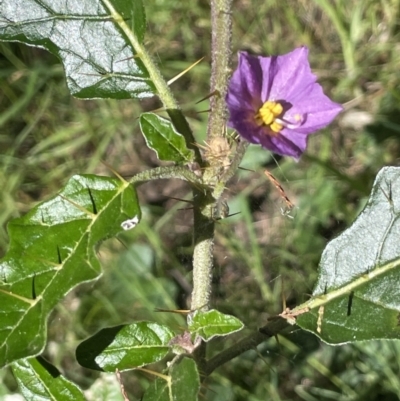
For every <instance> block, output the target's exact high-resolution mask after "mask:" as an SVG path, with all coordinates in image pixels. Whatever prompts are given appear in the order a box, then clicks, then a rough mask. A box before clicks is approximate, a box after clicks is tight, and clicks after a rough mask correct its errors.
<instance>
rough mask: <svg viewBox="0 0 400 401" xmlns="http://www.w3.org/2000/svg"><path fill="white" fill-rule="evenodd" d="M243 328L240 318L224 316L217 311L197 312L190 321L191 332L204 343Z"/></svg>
mask: <svg viewBox="0 0 400 401" xmlns="http://www.w3.org/2000/svg"><path fill="white" fill-rule="evenodd" d="M243 326H244V324H243V323H242V322H241V321H240V320H239V319H238V318H236V317H234V316H231V315H224V314H223V313H221V312H218V311H217V310H215V309H212V310H209V311H207V312H200V311H197V312H195V314H194V315H193V317H192V318H191V319H190V320H189V331H190V332H191V333H192V334H197V335H199V336H200V337H201V338H202V339H203V340H204V341H209V340H211V339H212V338H214V337H220V336H227V335H228V334H232V333H235V332H237V331H239V330H241V329H242V328H243Z"/></svg>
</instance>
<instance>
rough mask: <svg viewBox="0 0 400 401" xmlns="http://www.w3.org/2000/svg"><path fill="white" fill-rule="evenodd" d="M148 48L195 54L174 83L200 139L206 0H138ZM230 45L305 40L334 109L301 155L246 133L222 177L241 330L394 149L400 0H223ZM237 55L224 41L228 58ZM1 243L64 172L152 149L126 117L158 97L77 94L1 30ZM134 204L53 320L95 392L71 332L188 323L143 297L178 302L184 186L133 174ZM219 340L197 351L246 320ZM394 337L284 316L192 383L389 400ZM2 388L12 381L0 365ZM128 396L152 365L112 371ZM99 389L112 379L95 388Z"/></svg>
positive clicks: (222, 257) (223, 240) (60, 346)
mask: <svg viewBox="0 0 400 401" xmlns="http://www.w3.org/2000/svg"><path fill="white" fill-rule="evenodd" d="M146 3H147V4H146V10H147V17H148V33H147V36H146V44H147V47H148V48H149V49H150V50H151V52H152V54H153V55H154V58H155V59H156V60H157V62H158V64H159V66H160V69H161V71H162V72H163V74H164V76H165V77H166V78H167V79H170V78H172V77H173V76H175V75H176V74H178V73H179V72H181V71H182V70H184V69H185V68H187V67H188V66H190V65H191V64H192V63H193V62H195V61H196V60H198V59H199V58H201V57H203V56H205V60H204V61H203V62H202V63H200V64H199V65H198V66H196V67H195V68H194V69H193V70H192V71H191V72H190V73H188V74H186V75H185V76H184V77H183V78H181V79H180V80H178V81H177V82H176V83H174V84H173V89H174V90H175V93H176V96H177V97H178V98H179V100H180V101H181V104H182V107H183V109H184V111H185V114H186V116H187V117H188V119H189V121H190V124H191V126H192V128H193V130H194V132H195V135H196V139H197V140H198V142H199V143H200V144H202V143H203V140H204V138H205V131H206V123H207V113H206V112H204V111H205V110H207V109H208V104H207V102H203V103H200V104H197V105H196V104H195V102H196V101H197V100H200V99H202V98H204V97H205V96H207V94H208V87H209V72H210V66H209V64H210V18H209V11H210V10H209V2H208V1H206V0H197V1H195V0H192V1H190V2H189V1H188V2H184V1H180V0H179V1H178V0H153V1H149V2H146ZM233 4H234V13H233V19H234V30H233V38H234V50H235V52H236V51H237V50H247V51H249V52H251V53H254V54H263V55H269V54H280V53H285V52H288V51H290V50H292V49H293V48H294V47H296V46H299V45H307V46H309V47H310V58H311V59H310V61H311V65H312V68H313V70H314V71H315V73H316V74H317V75H318V77H319V81H320V83H321V84H322V86H323V87H324V90H325V92H326V93H327V94H329V95H330V96H331V97H332V98H333V99H334V100H335V101H337V102H340V103H343V104H344V106H345V111H344V112H343V113H342V114H341V115H340V116H339V118H338V119H337V120H336V121H335V122H334V123H333V124H332V125H331V126H330V127H329V128H327V129H325V130H323V131H321V132H320V133H318V134H316V135H313V136H312V137H310V141H309V147H308V150H307V152H306V154H305V155H304V156H303V157H302V159H301V160H300V162H299V163H296V162H294V161H292V160H290V159H287V158H280V157H275V158H274V157H273V156H272V155H271V154H269V152H267V151H265V150H262V149H260V148H257V147H255V146H254V147H250V148H249V150H248V152H247V155H246V157H245V160H244V161H243V163H242V165H243V167H245V168H247V169H250V170H252V171H248V170H241V171H239V173H238V175H237V176H236V177H235V178H234V179H233V180H232V182H231V185H230V186H229V190H228V191H227V192H226V196H225V198H226V200H227V201H228V203H229V205H230V210H231V213H237V212H239V214H237V215H235V216H233V217H230V218H227V219H225V220H223V221H219V222H218V224H217V232H216V252H215V280H214V283H215V291H214V298H213V303H214V306H215V307H216V308H218V309H219V310H221V311H223V312H226V313H231V314H234V315H235V316H237V317H239V318H240V319H242V320H243V321H244V322H245V323H246V325H247V327H248V328H249V329H255V328H257V327H259V326H261V325H263V324H265V322H266V319H267V318H268V316H269V315H271V314H276V313H279V312H281V311H282V308H283V307H284V306H283V299H284V300H285V302H286V304H287V305H288V306H294V305H295V304H298V303H300V302H302V301H304V300H305V299H306V298H307V297H308V296H309V294H310V293H311V292H312V288H313V284H314V282H315V280H316V276H317V267H318V261H319V258H320V255H321V253H322V250H323V249H324V247H325V245H326V244H327V242H328V241H329V240H330V239H331V238H333V237H335V236H336V235H338V234H339V233H341V232H342V231H343V230H344V229H345V228H346V227H348V226H349V225H350V224H351V222H352V221H353V220H354V219H355V217H356V216H357V214H358V213H359V212H360V210H361V209H362V208H363V205H364V204H365V201H366V199H367V197H368V194H369V191H370V188H371V185H372V182H373V180H374V177H375V175H376V173H377V172H378V171H379V169H380V168H381V167H382V166H384V165H398V164H399V160H400V159H399V157H400V141H399V137H400V41H399V38H400V25H399V23H400V13H399V10H400V1H399V0H363V1H359V0H279V1H278V0H252V1H251V0H235V1H234V2H233ZM234 63H235V64H234V65H236V55H235V57H234ZM0 87H1V91H0V186H1V188H2V191H1V192H0V223H1V224H0V256H2V255H4V253H5V252H6V249H7V244H8V238H7V231H6V224H7V222H8V221H9V220H10V219H11V218H14V217H17V216H20V215H21V214H24V213H25V212H27V211H28V210H29V209H30V208H31V207H32V206H34V205H35V204H36V203H37V202H40V201H42V200H44V199H47V198H48V197H50V196H51V195H52V194H54V193H55V192H57V191H58V190H59V189H60V188H61V187H62V186H63V185H64V184H65V183H66V182H67V180H68V179H69V178H70V177H71V176H72V175H73V174H76V173H96V174H105V175H112V172H111V171H110V170H109V169H108V167H106V166H105V165H104V164H102V160H104V161H105V162H106V163H107V164H109V165H111V166H113V168H114V169H115V170H117V171H118V172H119V173H120V174H121V175H123V176H126V177H130V176H132V175H133V174H135V173H137V172H139V171H142V170H145V169H148V168H151V167H155V166H157V165H159V162H158V160H157V159H156V157H155V154H153V153H152V152H151V151H150V150H148V149H147V148H146V147H145V145H144V140H143V138H142V137H141V134H140V132H139V129H138V123H137V117H138V116H139V114H140V112H141V111H142V110H146V111H149V110H154V109H157V108H158V107H159V106H160V103H159V102H158V101H157V99H147V100H145V101H142V102H140V103H139V102H138V101H136V100H125V101H110V100H91V101H82V100H76V99H73V98H72V97H71V96H70V95H69V93H68V91H67V88H66V84H65V79H64V77H63V69H62V66H61V65H60V63H59V62H58V60H57V59H55V58H54V57H52V56H51V55H50V54H48V53H46V52H44V51H41V50H40V49H35V48H28V47H26V46H22V45H19V44H5V43H1V44H0ZM265 169H268V170H269V171H270V172H271V173H273V174H274V176H276V177H277V178H278V179H279V181H280V182H281V184H282V186H283V187H284V188H285V190H286V193H287V195H288V197H289V198H290V200H291V201H292V202H293V203H294V204H295V205H296V207H295V209H294V210H293V211H292V213H291V215H292V218H291V217H289V216H286V215H285V214H284V213H282V209H284V208H285V203H284V202H283V200H282V198H281V197H280V195H279V192H278V191H277V190H276V188H275V187H274V186H273V185H272V184H271V183H270V182H269V181H268V179H267V178H266V177H265V175H264V174H263V171H264V170H265ZM139 192H140V198H141V204H142V208H143V220H142V222H141V224H140V225H139V226H138V227H137V228H136V229H135V230H133V231H132V232H127V233H124V234H123V235H121V236H120V237H119V238H118V239H113V240H109V241H108V242H107V243H105V244H104V245H103V246H102V247H101V249H100V252H99V257H100V259H101V261H102V263H103V266H104V275H103V277H102V278H101V279H100V280H99V281H97V282H95V283H89V284H85V285H82V286H80V287H79V288H77V289H76V290H74V291H73V292H72V293H70V294H68V295H67V297H66V298H65V302H64V303H63V304H62V305H59V306H58V307H57V308H56V310H55V311H54V313H53V314H52V315H51V317H50V321H49V345H48V348H47V349H46V356H47V357H48V358H49V359H50V360H51V361H52V362H53V363H54V364H56V366H57V367H58V368H60V369H61V370H62V371H63V372H64V373H65V375H66V376H67V377H69V378H71V379H72V380H74V381H75V382H76V383H78V384H79V385H80V386H81V387H82V388H84V389H88V388H89V387H90V386H92V384H93V383H94V382H95V383H96V386H97V387H98V388H100V389H102V390H98V392H95V390H94V389H93V388H92V389H91V390H90V392H88V393H87V395H88V398H90V399H93V400H103V399H104V400H111V399H118V398H115V397H117V396H115V397H114V396H113V395H112V392H111V390H110V386H109V384H107V383H108V382H107V380H109V379H106V378H104V377H103V376H100V375H99V374H97V373H95V372H91V371H88V370H85V369H83V368H81V367H79V366H77V364H76V362H75V359H74V350H75V348H76V346H77V344H78V343H79V342H80V341H81V340H82V339H84V338H85V337H87V336H88V335H89V334H93V333H94V332H96V331H97V330H98V329H100V328H102V327H105V326H111V325H116V324H120V323H122V322H130V321H134V320H140V319H146V320H157V321H159V322H165V323H169V324H171V325H172V326H173V327H174V328H175V330H177V331H179V330H183V328H184V319H183V318H182V317H180V316H179V315H174V314H169V313H161V312H156V311H155V308H169V309H174V308H183V309H186V308H187V306H188V298H189V296H190V292H191V253H192V239H191V211H190V210H185V208H186V209H187V208H188V205H187V204H185V203H183V202H179V201H177V200H175V199H173V198H172V197H175V198H182V199H190V190H189V188H188V186H187V185H185V184H184V183H182V182H179V181H169V182H168V183H166V182H151V183H149V184H146V185H143V186H142V187H140V189H139ZM244 334H245V332H243V333H239V334H238V335H237V336H236V337H235V338H231V339H228V340H224V341H222V340H218V341H215V342H214V343H213V344H212V346H211V349H210V355H212V354H213V353H215V352H218V350H221V349H222V348H223V347H225V346H226V345H227V343H231V342H232V341H235V340H236V339H237V338H240V337H241V336H242V335H244ZM399 361H400V344H399V343H398V342H395V341H393V342H389V341H375V342H367V343H358V344H351V345H343V346H340V347H331V346H328V345H325V344H323V343H320V342H319V341H318V340H317V339H316V338H315V337H314V336H313V335H311V334H309V333H306V332H301V331H299V330H296V329H294V330H292V331H291V332H288V333H285V334H284V335H282V336H280V337H279V342H277V341H276V339H270V340H269V341H266V342H265V343H264V344H262V345H261V346H260V347H259V348H258V349H257V350H253V351H249V352H247V353H246V354H243V355H242V356H241V357H238V358H236V359H235V360H233V361H231V362H230V363H228V364H226V365H225V366H223V367H221V368H219V369H218V370H217V371H216V372H215V373H214V374H213V375H212V377H210V378H209V379H207V380H206V381H205V383H204V386H203V388H202V395H203V398H202V399H206V400H212V401H239V400H240V401H242V400H243V401H245V400H247V401H248V400H251V401H261V400H274V401H275V400H276V401H281V400H305V401H316V400H331V399H333V400H343V401H344V400H360V401H368V400H371V401H372V400H380V401H392V400H399V399H400V366H399V364H400V362H399ZM1 378H2V379H3V385H1V384H0V396H1V395H5V394H7V393H9V392H12V391H17V390H16V388H15V383H14V382H13V379H12V377H11V375H10V373H9V372H8V371H7V370H3V371H0V379H1ZM123 378H124V382H125V385H126V388H127V390H128V391H129V393H130V396H131V400H132V401H133V400H135V399H140V397H141V394H142V392H143V390H144V389H145V387H146V383H147V382H148V379H149V377H148V376H146V375H145V374H143V373H132V372H131V373H125V374H124V375H123ZM107 391H109V392H108V393H107Z"/></svg>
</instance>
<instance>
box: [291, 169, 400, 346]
mask: <svg viewBox="0 0 400 401" xmlns="http://www.w3.org/2000/svg"><path fill="white" fill-rule="evenodd" d="M399 216H400V168H399V167H385V168H383V169H382V170H381V171H380V172H379V173H378V175H377V177H376V179H375V183H374V185H373V189H372V193H371V196H370V198H369V200H368V203H367V204H366V206H365V208H364V210H363V211H362V212H361V214H360V215H359V216H358V217H357V219H356V221H355V222H354V223H353V225H352V226H351V227H350V228H349V229H347V230H346V231H345V232H344V233H343V234H341V235H340V236H339V237H338V238H336V239H334V240H333V241H331V242H330V243H329V244H328V246H327V247H326V248H325V250H324V252H323V254H322V258H321V262H320V267H319V276H318V281H317V284H316V286H315V289H314V291H313V295H312V298H311V299H310V300H309V301H307V302H306V303H304V304H303V305H300V306H299V307H298V308H296V309H295V310H293V311H291V313H292V315H293V314H296V313H299V312H306V311H308V310H309V309H310V312H309V313H301V314H300V315H299V316H298V317H297V323H298V324H299V326H300V327H302V328H304V329H306V330H309V331H312V332H314V333H315V334H317V335H318V336H319V337H320V338H321V339H322V340H324V341H326V342H327V343H330V344H340V343H346V342H352V341H362V340H372V339H384V338H386V339H400V241H399V238H400V219H399Z"/></svg>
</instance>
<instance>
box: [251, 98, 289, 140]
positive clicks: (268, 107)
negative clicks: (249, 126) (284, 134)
mask: <svg viewBox="0 0 400 401" xmlns="http://www.w3.org/2000/svg"><path fill="white" fill-rule="evenodd" d="M282 113H283V107H282V105H281V104H280V103H278V102H270V101H268V102H265V103H264V104H263V105H262V106H261V108H260V109H259V110H258V113H257V114H256V115H255V119H256V121H257V123H258V124H260V125H268V126H269V127H270V129H271V131H272V132H275V133H278V132H280V131H281V130H282V128H283V125H282V124H280V123H278V122H276V121H275V120H276V118H278V117H280V116H281V114H282Z"/></svg>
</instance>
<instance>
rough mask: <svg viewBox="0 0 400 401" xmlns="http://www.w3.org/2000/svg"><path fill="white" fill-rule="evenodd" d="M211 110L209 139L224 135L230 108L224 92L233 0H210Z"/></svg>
mask: <svg viewBox="0 0 400 401" xmlns="http://www.w3.org/2000/svg"><path fill="white" fill-rule="evenodd" d="M211 24H212V39H211V42H212V43H211V54H212V61H211V88H210V93H216V95H214V96H212V97H211V99H210V106H211V113H210V117H209V121H208V129H207V139H208V141H210V140H211V139H212V138H215V137H218V136H224V134H225V132H226V131H225V126H226V120H227V116H228V111H227V108H226V103H225V96H226V93H227V90H228V82H229V77H230V72H231V70H230V65H231V55H232V0H212V1H211Z"/></svg>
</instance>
